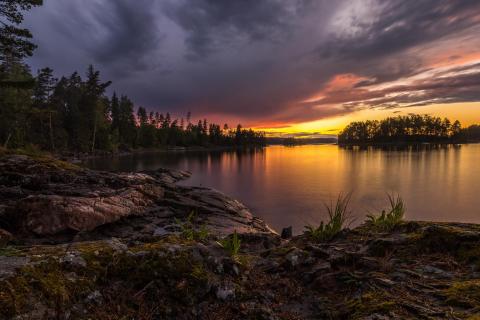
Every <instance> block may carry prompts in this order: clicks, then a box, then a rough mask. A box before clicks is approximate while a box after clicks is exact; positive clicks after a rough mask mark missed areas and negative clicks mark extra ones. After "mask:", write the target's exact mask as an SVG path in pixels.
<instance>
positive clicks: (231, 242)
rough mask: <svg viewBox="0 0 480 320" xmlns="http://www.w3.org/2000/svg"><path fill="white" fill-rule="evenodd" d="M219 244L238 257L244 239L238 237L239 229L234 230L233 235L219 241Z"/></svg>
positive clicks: (231, 254) (232, 255)
mask: <svg viewBox="0 0 480 320" xmlns="http://www.w3.org/2000/svg"><path fill="white" fill-rule="evenodd" d="M218 244H219V245H220V246H221V247H222V248H223V249H225V250H226V251H227V252H228V254H229V255H230V256H231V257H237V256H238V253H239V252H240V247H241V244H242V241H241V240H240V239H239V238H238V233H237V230H234V231H233V234H232V235H231V236H228V237H226V238H224V239H222V240H220V241H218Z"/></svg>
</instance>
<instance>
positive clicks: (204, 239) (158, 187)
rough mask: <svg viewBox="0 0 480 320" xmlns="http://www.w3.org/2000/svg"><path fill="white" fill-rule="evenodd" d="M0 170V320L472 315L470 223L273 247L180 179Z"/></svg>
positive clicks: (263, 234) (3, 161) (250, 224)
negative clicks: (41, 319) (180, 183)
mask: <svg viewBox="0 0 480 320" xmlns="http://www.w3.org/2000/svg"><path fill="white" fill-rule="evenodd" d="M0 173H1V175H0V177H1V179H0V217H1V219H0V298H1V299H0V319H12V318H16V319H37V318H49V319H50V318H56V319H67V318H72V319H87V318H91V319H104V318H111V319H117V318H120V317H125V316H128V317H129V318H141V317H147V318H149V319H151V318H154V319H185V320H189V319H212V318H214V319H247V320H250V319H251V320H253V319H292V320H294V319H365V320H367V319H398V318H449V317H453V318H455V319H467V318H470V317H472V316H474V315H475V314H477V312H478V305H480V299H479V298H478V296H479V294H480V291H479V288H480V256H479V255H478V246H479V245H480V225H478V224H466V223H440V222H420V221H400V222H399V223H398V224H396V225H395V226H394V227H393V228H391V229H388V230H380V229H376V228H375V227H374V226H372V225H368V224H365V223H364V224H362V225H361V226H359V227H356V228H354V229H351V230H350V229H343V230H341V231H339V232H338V233H337V234H335V235H334V236H333V237H331V238H329V239H326V240H321V241H320V240H318V239H316V238H314V237H313V236H312V235H309V234H306V233H304V234H301V235H298V236H294V237H291V235H289V234H288V232H285V233H284V234H283V237H281V236H279V235H278V234H276V233H275V232H274V231H272V230H271V229H270V228H269V227H268V225H267V224H266V223H265V222H264V221H263V220H262V219H259V218H257V217H255V216H254V215H253V214H252V213H251V212H250V211H249V210H248V208H246V207H245V206H244V205H243V204H241V203H240V202H239V201H237V200H235V199H233V198H230V197H228V196H226V195H224V194H223V193H221V192H219V191H215V190H212V189H209V188H201V187H190V186H183V185H179V184H178V183H177V182H179V181H180V180H182V179H185V178H187V177H188V176H189V175H190V174H189V173H188V172H184V171H175V170H168V169H158V170H155V171H143V172H136V173H133V172H130V173H129V172H124V173H113V172H103V171H94V170H89V169H85V168H81V167H76V166H74V165H72V164H69V163H65V162H62V161H58V160H55V159H52V158H50V159H47V158H44V157H42V158H38V159H36V158H32V157H30V156H25V155H4V156H0ZM126 297H128V299H127V298H126ZM159 301H161V302H162V303H160V304H159Z"/></svg>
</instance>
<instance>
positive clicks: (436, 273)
mask: <svg viewBox="0 0 480 320" xmlns="http://www.w3.org/2000/svg"><path fill="white" fill-rule="evenodd" d="M422 270H423V272H424V273H427V274H431V275H433V277H434V278H439V279H452V278H453V277H454V275H453V274H452V273H451V272H448V271H445V270H442V269H440V268H437V267H433V266H430V265H426V266H423V267H422Z"/></svg>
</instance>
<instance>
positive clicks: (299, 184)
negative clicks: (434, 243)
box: [88, 145, 480, 232]
mask: <svg viewBox="0 0 480 320" xmlns="http://www.w3.org/2000/svg"><path fill="white" fill-rule="evenodd" d="M479 160H480V145H462V146H454V145H451V146H427V145H424V146H420V147H406V148H401V149H400V148H386V147H384V148H373V147H366V148H353V147H338V146H335V145H315V146H297V147H283V146H271V147H267V148H265V149H257V150H241V151H238V150H237V151H223V152H221V151H214V152H179V153H149V154H141V155H140V154H138V155H129V156H124V157H116V158H104V159H94V160H92V161H90V162H89V163H88V165H89V166H90V167H93V168H97V169H104V170H122V171H128V170H150V169H155V168H158V167H169V168H177V169H182V170H189V171H191V172H192V173H193V176H192V178H191V179H189V180H188V181H186V183H187V184H194V185H205V186H209V187H213V188H216V189H219V190H221V191H223V192H225V193H227V194H230V195H232V196H233V197H235V198H238V199H240V200H241V201H242V202H244V203H245V204H246V205H247V206H249V207H250V208H251V209H252V211H253V212H254V213H255V214H257V215H259V216H261V217H263V218H265V219H266V220H267V222H268V223H269V224H270V225H271V226H273V227H274V228H276V229H281V228H282V227H284V226H288V225H293V226H294V229H295V231H297V232H300V231H301V230H302V229H303V226H304V225H306V224H308V223H316V222H317V221H319V220H320V219H322V218H324V217H325V210H324V208H323V204H324V203H325V202H328V201H330V200H331V199H334V198H336V197H337V195H338V194H339V193H340V192H349V191H352V192H353V197H352V211H353V215H354V216H355V217H356V218H357V219H356V222H355V223H356V224H358V223H360V222H362V221H363V219H364V216H365V215H366V214H367V212H377V211H379V210H381V209H382V208H383V207H384V206H386V192H398V193H399V194H401V195H402V197H403V198H404V199H405V201H406V204H407V218H409V219H417V220H436V221H463V222H479V223H480V209H479V207H480V199H479V197H478V195H477V193H478V190H480V166H479V165H478V161H479Z"/></svg>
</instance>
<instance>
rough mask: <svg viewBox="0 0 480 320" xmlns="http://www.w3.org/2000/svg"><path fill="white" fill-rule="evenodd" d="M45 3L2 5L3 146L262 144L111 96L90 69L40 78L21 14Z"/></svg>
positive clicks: (249, 133)
mask: <svg viewBox="0 0 480 320" xmlns="http://www.w3.org/2000/svg"><path fill="white" fill-rule="evenodd" d="M41 4H42V1H40V0H12V1H6V2H1V3H0V22H1V24H0V26H1V27H0V143H1V144H2V145H3V146H4V147H9V148H18V147H24V146H26V145H35V146H38V147H40V148H42V149H45V150H50V151H54V152H64V151H75V152H94V151H95V150H107V151H115V150H119V149H121V150H122V149H123V150H126V149H133V148H139V147H140V148H156V147H167V146H212V145H213V146H247V145H248V146H250V145H255V146H257V145H259V146H260V145H264V144H265V136H264V134H263V133H261V132H255V131H253V130H250V129H249V130H247V129H243V128H242V126H241V125H238V126H237V127H235V128H232V129H231V128H229V127H228V125H226V124H225V125H223V126H220V125H218V124H215V123H208V122H207V120H206V119H203V120H199V121H198V122H197V123H191V114H190V113H188V114H187V115H186V118H185V119H184V118H181V119H176V118H173V117H172V116H171V115H170V114H169V113H166V114H161V113H159V112H154V111H148V110H147V109H145V108H143V107H138V108H135V106H134V103H133V102H132V101H131V100H130V99H129V98H128V97H127V96H126V95H117V94H116V93H113V95H112V96H111V97H108V96H107V94H106V90H107V88H108V87H109V86H110V85H111V82H110V81H105V82H104V81H102V80H101V78H100V72H99V71H98V70H95V69H94V67H93V66H89V67H88V70H87V72H86V75H85V77H82V76H81V75H80V74H79V73H78V72H74V73H73V74H72V75H70V76H67V77H65V76H64V77H61V78H60V79H57V78H55V77H54V73H53V70H52V69H50V68H43V69H41V70H38V72H37V73H36V74H35V75H32V72H31V70H30V68H29V66H28V65H27V64H26V63H24V61H23V60H24V58H25V57H28V56H31V55H32V53H33V50H34V49H35V45H34V44H33V43H32V42H31V37H32V35H31V34H30V32H29V31H28V30H26V29H22V28H20V27H19V25H20V24H21V22H22V20H23V15H22V12H24V11H25V10H28V9H30V8H32V7H33V6H38V5H41Z"/></svg>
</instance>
